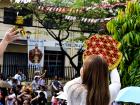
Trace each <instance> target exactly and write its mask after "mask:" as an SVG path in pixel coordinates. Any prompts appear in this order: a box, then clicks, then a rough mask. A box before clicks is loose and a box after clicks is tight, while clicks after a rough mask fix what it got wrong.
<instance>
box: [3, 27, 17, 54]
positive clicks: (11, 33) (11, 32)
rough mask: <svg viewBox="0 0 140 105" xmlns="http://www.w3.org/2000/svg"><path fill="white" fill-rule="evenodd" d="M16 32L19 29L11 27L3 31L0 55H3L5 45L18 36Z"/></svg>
mask: <svg viewBox="0 0 140 105" xmlns="http://www.w3.org/2000/svg"><path fill="white" fill-rule="evenodd" d="M18 32H19V30H16V28H15V27H13V28H11V29H9V30H8V31H7V32H6V33H5V36H4V38H3V39H2V41H1V42H0V56H2V55H3V53H4V51H5V49H6V47H7V45H8V44H9V43H11V42H12V41H14V40H16V39H17V38H18V35H17V33H18Z"/></svg>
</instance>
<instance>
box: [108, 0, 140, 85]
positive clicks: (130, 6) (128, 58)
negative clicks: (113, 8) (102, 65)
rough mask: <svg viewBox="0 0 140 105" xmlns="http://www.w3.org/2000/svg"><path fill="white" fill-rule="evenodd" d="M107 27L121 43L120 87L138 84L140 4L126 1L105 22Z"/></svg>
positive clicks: (139, 76) (139, 75) (139, 68)
mask: <svg viewBox="0 0 140 105" xmlns="http://www.w3.org/2000/svg"><path fill="white" fill-rule="evenodd" d="M107 29H108V31H109V33H111V34H112V35H113V37H114V38H115V39H117V40H118V41H120V42H121V43H122V46H121V51H122V53H123V59H122V61H121V63H120V66H119V69H120V73H121V81H122V87H126V86H130V85H134V86H140V79H139V78H140V63H139V62H140V30H139V29H140V4H139V3H138V2H128V3H127V7H126V9H125V11H122V10H119V11H118V15H117V17H116V18H115V19H112V20H111V21H109V22H108V23H107Z"/></svg>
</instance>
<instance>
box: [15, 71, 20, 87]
mask: <svg viewBox="0 0 140 105" xmlns="http://www.w3.org/2000/svg"><path fill="white" fill-rule="evenodd" d="M14 78H15V79H16V80H17V81H18V85H21V80H22V78H21V71H20V70H17V73H16V74H15V76H14Z"/></svg>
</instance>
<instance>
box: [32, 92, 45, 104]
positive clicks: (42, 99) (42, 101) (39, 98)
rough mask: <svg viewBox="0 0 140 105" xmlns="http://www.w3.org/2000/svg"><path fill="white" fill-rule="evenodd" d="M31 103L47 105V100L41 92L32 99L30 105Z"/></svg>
mask: <svg viewBox="0 0 140 105" xmlns="http://www.w3.org/2000/svg"><path fill="white" fill-rule="evenodd" d="M33 101H37V105H47V99H46V98H45V94H44V93H43V92H40V93H39V95H38V96H36V97H35V98H33V99H32V100H31V103H32V102H33Z"/></svg>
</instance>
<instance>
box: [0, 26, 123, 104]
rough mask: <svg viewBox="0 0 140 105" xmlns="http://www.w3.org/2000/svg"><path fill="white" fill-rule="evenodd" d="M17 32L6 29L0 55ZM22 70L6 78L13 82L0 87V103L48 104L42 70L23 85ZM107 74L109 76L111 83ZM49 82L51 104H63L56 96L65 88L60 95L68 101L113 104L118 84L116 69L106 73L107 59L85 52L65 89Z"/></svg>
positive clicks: (117, 91)
mask: <svg viewBox="0 0 140 105" xmlns="http://www.w3.org/2000/svg"><path fill="white" fill-rule="evenodd" d="M18 32H19V31H18V30H15V28H12V29H10V30H9V31H7V32H6V35H5V37H4V39H3V40H2V41H1V43H0V56H2V54H3V52H4V50H5V49H6V47H7V45H8V44H9V43H10V42H12V41H13V40H16V39H17V37H18V36H17V33H18ZM21 74H22V73H21V72H20V71H18V72H17V74H16V75H15V76H14V79H12V80H11V79H8V80H7V82H8V83H9V84H11V85H12V87H11V88H9V89H8V90H7V89H6V88H1V89H0V105H5V104H6V105H47V101H48V100H47V97H48V94H47V87H46V86H47V85H46V84H45V77H44V74H43V75H40V74H39V73H35V76H34V80H33V81H32V83H31V84H26V85H25V84H22V79H23V75H21ZM108 75H110V79H111V80H110V81H111V84H110V85H109V78H108ZM1 79H2V78H1ZM51 85H52V88H53V89H52V90H53V91H52V100H51V101H52V105H66V102H65V101H64V100H60V101H58V100H59V99H57V95H58V93H59V91H60V90H61V91H62V90H63V91H64V92H61V93H60V94H59V96H60V95H61V96H62V94H63V97H65V99H66V101H67V105H112V103H113V102H114V100H115V98H116V97H117V94H118V93H119V90H120V88H121V83H120V76H119V73H118V70H117V69H114V70H112V71H111V72H110V73H109V70H108V64H107V62H106V60H105V59H104V58H103V57H102V56H99V55H90V56H88V57H87V58H86V59H85V60H84V62H83V66H82V68H81V70H80V77H78V78H75V79H73V80H71V81H69V82H68V83H66V84H65V86H64V89H63V87H62V85H60V82H58V81H57V80H56V79H55V80H54V81H53V82H52V83H51ZM59 96H58V97H59ZM59 98H60V97H59Z"/></svg>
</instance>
